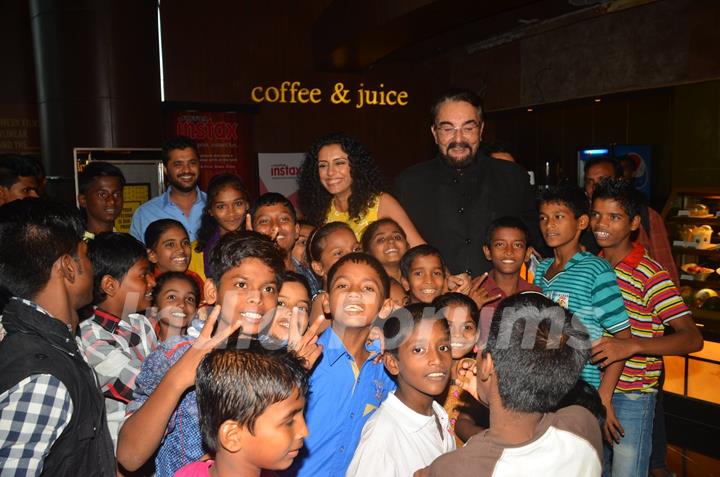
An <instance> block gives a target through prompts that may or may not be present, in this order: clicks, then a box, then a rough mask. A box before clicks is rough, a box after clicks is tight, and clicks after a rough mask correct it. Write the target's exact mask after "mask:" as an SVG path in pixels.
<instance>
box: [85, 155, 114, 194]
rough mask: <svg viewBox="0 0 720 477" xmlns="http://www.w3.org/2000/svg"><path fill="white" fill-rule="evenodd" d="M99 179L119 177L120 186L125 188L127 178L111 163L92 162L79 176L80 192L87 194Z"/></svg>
mask: <svg viewBox="0 0 720 477" xmlns="http://www.w3.org/2000/svg"><path fill="white" fill-rule="evenodd" d="M99 177H117V178H118V179H119V180H120V185H121V186H125V176H124V175H123V173H122V171H121V170H120V169H119V168H118V167H117V166H115V165H113V164H110V163H109V162H102V161H92V162H91V163H90V164H88V165H87V166H86V167H85V169H84V170H83V171H82V172H81V173H80V174H78V192H79V193H80V194H87V191H88V189H90V187H92V185H93V182H95V181H96V180H97V179H98V178H99Z"/></svg>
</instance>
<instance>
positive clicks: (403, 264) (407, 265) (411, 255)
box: [400, 243, 445, 280]
mask: <svg viewBox="0 0 720 477" xmlns="http://www.w3.org/2000/svg"><path fill="white" fill-rule="evenodd" d="M427 256H433V257H437V258H438V259H439V260H440V266H441V267H442V269H443V271H444V270H445V260H443V257H442V254H441V253H440V250H438V249H436V248H435V247H433V246H432V245H428V244H426V243H424V244H422V245H416V246H414V247H412V248H411V249H409V250H408V251H407V252H405V255H403V256H402V258H401V259H400V274H401V275H402V277H403V278H404V279H406V280H407V279H408V277H409V276H410V269H411V268H412V264H413V262H414V261H415V259H416V258H418V257H427Z"/></svg>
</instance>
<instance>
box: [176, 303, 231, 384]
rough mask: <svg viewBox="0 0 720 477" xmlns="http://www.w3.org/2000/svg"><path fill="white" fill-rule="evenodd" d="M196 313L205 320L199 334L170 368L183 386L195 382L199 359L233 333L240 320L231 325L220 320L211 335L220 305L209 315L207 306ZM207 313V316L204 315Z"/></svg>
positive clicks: (218, 314)
mask: <svg viewBox="0 0 720 477" xmlns="http://www.w3.org/2000/svg"><path fill="white" fill-rule="evenodd" d="M198 315H200V318H201V319H202V320H203V321H204V322H205V325H204V326H203V329H202V331H201V332H200V335H199V336H198V337H197V339H196V340H195V342H194V343H193V345H192V346H191V347H190V348H189V349H188V350H187V351H186V352H185V354H184V355H183V357H182V358H180V359H179V360H178V362H177V363H175V365H174V366H172V368H170V369H171V370H172V372H173V373H174V374H175V375H176V378H177V380H178V382H179V384H180V385H184V386H185V388H189V387H190V386H192V385H194V384H195V373H196V372H197V367H198V365H199V364H200V361H202V359H203V358H204V357H205V355H206V354H208V353H209V352H210V351H212V350H213V349H215V348H217V347H218V346H220V345H221V344H222V343H224V342H225V340H227V339H228V338H229V337H230V335H232V334H233V333H235V332H236V331H237V330H238V329H240V326H241V325H242V321H240V320H237V321H235V322H234V323H232V324H231V325H227V324H225V322H223V321H220V324H219V325H218V328H217V330H216V331H215V334H214V335H213V328H214V327H215V323H216V322H217V320H218V317H219V316H220V305H216V306H215V307H214V308H213V309H212V312H210V315H207V307H206V308H201V309H200V310H198ZM206 315H207V317H205V316H206Z"/></svg>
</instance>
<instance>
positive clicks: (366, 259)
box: [327, 252, 390, 299]
mask: <svg viewBox="0 0 720 477" xmlns="http://www.w3.org/2000/svg"><path fill="white" fill-rule="evenodd" d="M347 262H353V263H364V264H366V265H367V266H369V267H370V268H372V269H373V270H375V272H377V274H378V276H379V277H380V285H381V286H382V292H383V299H385V298H387V297H389V296H390V277H389V276H388V274H387V272H386V271H385V268H384V267H383V266H382V264H381V263H380V262H378V259H377V258H375V257H373V256H372V255H368V254H367V253H364V252H352V253H348V254H347V255H343V256H342V257H340V259H339V260H338V261H337V262H335V263H334V264H333V266H332V267H330V270H329V271H328V272H327V284H328V290H329V289H330V284H331V283H332V281H333V279H334V278H335V274H336V273H337V271H338V270H339V269H340V267H342V266H343V265H345V264H346V263H347Z"/></svg>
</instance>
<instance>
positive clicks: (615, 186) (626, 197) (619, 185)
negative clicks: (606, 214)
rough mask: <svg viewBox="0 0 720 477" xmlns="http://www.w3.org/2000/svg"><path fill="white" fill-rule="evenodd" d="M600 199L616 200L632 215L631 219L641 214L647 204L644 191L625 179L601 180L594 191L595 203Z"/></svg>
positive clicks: (629, 215)
mask: <svg viewBox="0 0 720 477" xmlns="http://www.w3.org/2000/svg"><path fill="white" fill-rule="evenodd" d="M598 199H612V200H614V201H616V202H617V203H618V204H620V206H621V207H622V209H623V211H625V213H626V214H627V215H628V217H630V220H632V219H633V217H635V216H639V215H640V211H641V210H642V207H643V206H644V204H645V197H644V196H643V195H642V192H640V191H639V190H637V189H636V188H635V187H633V186H632V184H630V183H629V182H627V181H625V180H623V179H611V178H607V179H604V180H602V181H600V183H599V184H598V185H597V186H596V187H595V191H594V192H593V196H592V200H593V203H594V202H595V201H596V200H598Z"/></svg>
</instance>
